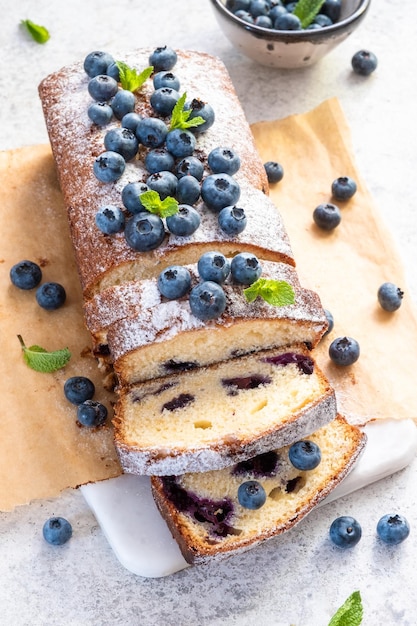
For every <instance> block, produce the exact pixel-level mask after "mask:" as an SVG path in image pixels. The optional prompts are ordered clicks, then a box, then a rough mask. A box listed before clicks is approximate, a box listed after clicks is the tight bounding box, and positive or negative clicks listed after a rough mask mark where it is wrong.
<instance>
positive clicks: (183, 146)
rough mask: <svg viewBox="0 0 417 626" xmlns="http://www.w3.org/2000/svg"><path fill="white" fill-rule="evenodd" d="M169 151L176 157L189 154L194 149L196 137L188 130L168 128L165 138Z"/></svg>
mask: <svg viewBox="0 0 417 626" xmlns="http://www.w3.org/2000/svg"><path fill="white" fill-rule="evenodd" d="M165 143H166V147H167V150H169V152H170V153H171V154H172V155H173V156H174V157H175V158H178V159H182V158H184V157H187V156H191V155H192V153H193V152H194V149H195V144H196V139H195V137H194V135H193V133H192V132H190V131H189V130H182V129H180V128H175V129H174V130H170V131H169V132H168V134H167V136H166V139H165Z"/></svg>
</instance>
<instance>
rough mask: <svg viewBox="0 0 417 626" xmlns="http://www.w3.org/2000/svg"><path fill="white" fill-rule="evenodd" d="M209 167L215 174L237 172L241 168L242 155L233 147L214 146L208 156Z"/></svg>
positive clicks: (231, 174)
mask: <svg viewBox="0 0 417 626" xmlns="http://www.w3.org/2000/svg"><path fill="white" fill-rule="evenodd" d="M207 162H208V165H209V168H210V169H211V171H212V172H213V174H221V173H222V172H223V173H225V174H230V176H233V174H236V172H237V171H238V169H239V168H240V157H239V155H238V154H237V153H236V152H235V151H234V150H233V148H221V147H218V148H214V149H213V150H212V151H211V152H210V153H209V155H208V157H207Z"/></svg>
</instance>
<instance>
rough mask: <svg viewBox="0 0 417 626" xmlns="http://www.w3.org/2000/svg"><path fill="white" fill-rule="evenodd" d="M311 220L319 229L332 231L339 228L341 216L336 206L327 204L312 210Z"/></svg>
mask: <svg viewBox="0 0 417 626" xmlns="http://www.w3.org/2000/svg"><path fill="white" fill-rule="evenodd" d="M313 220H314V222H315V223H316V224H317V226H318V227H319V228H322V229H323V230H333V229H334V228H336V227H337V226H339V224H340V222H341V220H342V215H341V213H340V209H339V207H338V206H336V205H335V204H332V203H331V202H327V203H325V204H319V205H318V206H317V207H316V208H315V209H314V211H313Z"/></svg>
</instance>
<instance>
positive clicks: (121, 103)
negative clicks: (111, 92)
mask: <svg viewBox="0 0 417 626" xmlns="http://www.w3.org/2000/svg"><path fill="white" fill-rule="evenodd" d="M135 102H136V98H135V94H133V93H132V92H131V91H129V90H128V89H119V91H118V92H117V93H116V95H115V96H114V98H113V100H112V101H111V103H110V104H111V108H112V109H113V113H114V116H115V117H116V118H117V119H118V120H121V119H122V117H123V116H124V115H126V114H127V113H132V111H133V110H134V108H135Z"/></svg>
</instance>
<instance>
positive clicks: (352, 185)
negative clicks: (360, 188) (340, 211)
mask: <svg viewBox="0 0 417 626" xmlns="http://www.w3.org/2000/svg"><path fill="white" fill-rule="evenodd" d="M356 190H357V185H356V182H355V181H354V180H353V178H350V176H339V178H336V180H334V181H333V182H332V195H333V197H334V198H335V199H336V200H349V199H350V198H351V197H352V196H353V195H354V194H355V193H356Z"/></svg>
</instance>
